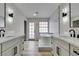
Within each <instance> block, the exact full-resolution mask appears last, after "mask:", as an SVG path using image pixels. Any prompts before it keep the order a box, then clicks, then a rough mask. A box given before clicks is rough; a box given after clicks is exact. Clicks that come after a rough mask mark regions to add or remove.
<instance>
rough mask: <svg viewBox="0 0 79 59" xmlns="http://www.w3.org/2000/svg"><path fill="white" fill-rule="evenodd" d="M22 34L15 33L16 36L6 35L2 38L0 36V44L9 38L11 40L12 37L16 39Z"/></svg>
mask: <svg viewBox="0 0 79 59" xmlns="http://www.w3.org/2000/svg"><path fill="white" fill-rule="evenodd" d="M23 36H24V35H16V36H7V37H3V38H0V44H1V43H4V42H7V41H9V40H13V39H16V38H18V37H23Z"/></svg>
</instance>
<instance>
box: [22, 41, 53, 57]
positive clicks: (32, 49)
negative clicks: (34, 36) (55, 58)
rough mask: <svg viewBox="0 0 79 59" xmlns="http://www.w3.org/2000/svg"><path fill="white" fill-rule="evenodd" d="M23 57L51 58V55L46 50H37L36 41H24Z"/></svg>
mask: <svg viewBox="0 0 79 59" xmlns="http://www.w3.org/2000/svg"><path fill="white" fill-rule="evenodd" d="M45 50H46V49H45ZM23 56H52V54H51V51H48V50H47V51H44V49H43V50H42V49H41V50H39V48H38V41H26V42H24V51H23Z"/></svg>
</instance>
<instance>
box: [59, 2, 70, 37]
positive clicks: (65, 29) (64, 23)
mask: <svg viewBox="0 0 79 59" xmlns="http://www.w3.org/2000/svg"><path fill="white" fill-rule="evenodd" d="M64 8H67V9H66V10H67V16H65V17H62V12H63V11H62V10H63V9H64ZM69 16H70V15H69V4H68V3H65V4H64V3H63V4H61V5H60V36H69V28H70V27H69V24H70V23H69V20H70V19H69Z"/></svg>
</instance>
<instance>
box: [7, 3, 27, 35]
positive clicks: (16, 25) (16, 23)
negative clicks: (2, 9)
mask: <svg viewBox="0 0 79 59" xmlns="http://www.w3.org/2000/svg"><path fill="white" fill-rule="evenodd" d="M8 7H9V8H11V9H13V11H14V17H13V23H9V22H8V21H7V19H6V22H7V23H6V30H7V31H9V32H10V31H14V32H15V33H16V35H17V34H18V35H22V34H24V20H26V18H25V17H24V16H23V15H22V14H21V11H19V10H18V9H17V8H16V6H14V5H13V4H7V6H6V8H8Z"/></svg>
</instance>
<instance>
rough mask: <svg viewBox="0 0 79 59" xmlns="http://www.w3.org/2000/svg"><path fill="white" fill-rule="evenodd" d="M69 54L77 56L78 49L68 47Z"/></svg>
mask: <svg viewBox="0 0 79 59" xmlns="http://www.w3.org/2000/svg"><path fill="white" fill-rule="evenodd" d="M70 54H71V55H72V56H79V48H77V47H75V46H73V45H71V46H70Z"/></svg>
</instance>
